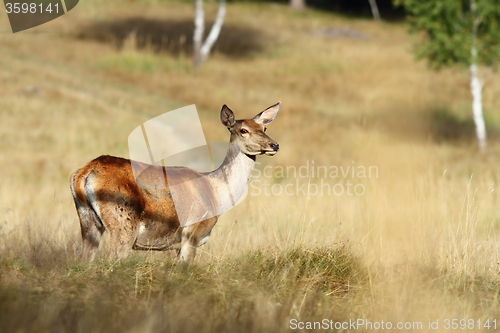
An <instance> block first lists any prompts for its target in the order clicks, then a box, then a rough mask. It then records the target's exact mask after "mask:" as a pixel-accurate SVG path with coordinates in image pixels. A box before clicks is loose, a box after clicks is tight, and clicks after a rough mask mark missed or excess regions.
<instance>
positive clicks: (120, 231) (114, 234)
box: [109, 225, 135, 259]
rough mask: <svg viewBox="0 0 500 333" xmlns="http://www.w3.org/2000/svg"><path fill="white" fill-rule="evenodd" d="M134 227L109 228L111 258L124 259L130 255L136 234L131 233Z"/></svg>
mask: <svg viewBox="0 0 500 333" xmlns="http://www.w3.org/2000/svg"><path fill="white" fill-rule="evenodd" d="M131 229H132V227H131V226H130V225H128V226H115V228H110V229H109V241H110V244H109V247H110V248H109V250H110V253H109V256H110V258H111V259H122V258H125V257H127V256H128V255H129V253H130V252H131V250H132V246H133V243H134V239H135V234H132V233H131V231H132V230H131Z"/></svg>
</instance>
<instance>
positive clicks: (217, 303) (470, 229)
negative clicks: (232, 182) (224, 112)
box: [0, 0, 500, 332]
mask: <svg viewBox="0 0 500 333" xmlns="http://www.w3.org/2000/svg"><path fill="white" fill-rule="evenodd" d="M211 6H212V5H209V8H208V10H207V15H212V14H214V11H215V7H211ZM191 12H192V8H191V6H190V5H189V4H185V3H179V2H168V3H167V4H165V3H164V2H161V1H153V0H150V1H146V0H142V1H125V0H123V1H122V0H120V1H118V0H116V1H113V2H105V1H89V0H87V1H84V2H81V3H80V4H79V5H78V7H77V8H76V9H75V10H73V11H72V12H71V13H70V14H68V16H67V19H66V17H64V18H61V19H58V20H55V21H53V22H51V23H49V24H47V25H44V26H41V27H39V28H36V29H33V30H32V31H26V32H22V33H18V34H14V35H11V34H2V35H0V41H1V45H2V57H1V58H0V78H1V80H0V85H1V89H0V110H2V111H1V112H0V124H1V126H0V138H1V140H0V149H1V151H2V155H0V158H1V163H0V173H1V174H2V178H1V179H2V183H1V184H2V186H1V187H0V195H1V198H2V201H1V202H0V227H1V228H0V258H1V259H0V265H1V269H0V309H1V310H2V311H0V313H1V315H0V330H1V331H51V332H53V331H69V330H71V331H105V330H106V331H132V332H135V331H137V332H139V331H140V332H148V331H164V330H168V331H183V332H186V331H194V330H197V331H201V330H203V331H212V332H221V331H227V332H235V331H244V332H261V331H268V332H277V331H286V330H288V327H289V320H290V319H292V318H297V319H299V320H304V321H308V320H321V319H323V318H329V319H332V320H349V319H357V318H366V319H368V320H371V321H381V320H384V321H386V322H387V321H392V322H394V323H395V322H398V321H421V322H423V323H424V330H426V329H427V326H426V325H427V322H428V320H429V319H431V320H433V321H434V320H437V319H439V320H440V328H441V330H443V328H444V320H445V319H446V318H450V319H453V318H458V319H462V318H464V319H469V318H472V319H476V320H477V319H482V320H486V319H490V320H492V319H495V318H496V317H498V316H497V315H498V313H499V311H500V305H499V304H498V294H499V280H498V273H499V262H500V261H499V259H500V258H499V253H498V240H497V233H498V230H499V221H500V219H499V218H498V216H499V212H498V208H497V207H500V197H499V196H498V194H497V192H498V189H497V188H496V182H497V180H498V179H499V178H500V173H499V170H498V167H497V165H498V163H499V158H498V152H500V145H499V143H498V142H497V140H496V136H497V132H498V128H499V124H500V117H499V116H498V115H497V113H496V112H495V109H496V107H497V106H498V105H499V104H500V100H499V98H500V97H499V96H500V94H499V91H500V84H499V82H500V80H499V78H500V77H499V75H498V74H495V73H494V74H492V75H491V76H490V77H489V81H488V82H487V84H486V86H485V91H484V95H485V96H484V98H485V99H484V105H485V111H486V116H487V119H488V125H489V131H490V133H491V134H492V137H493V138H492V140H491V141H490V147H489V151H488V153H487V154H485V155H480V154H478V153H477V152H476V148H475V143H474V139H473V137H472V136H471V132H470V121H469V120H468V119H469V115H470V109H469V108H470V97H469V91H468V77H467V72H466V71H463V70H460V69H455V70H446V71H443V72H440V73H434V72H431V71H429V70H427V69H426V67H425V64H423V63H416V62H415V61H414V59H413V57H412V56H411V53H410V52H409V51H410V50H411V42H410V41H409V39H408V38H407V35H406V32H405V28H404V26H402V25H399V24H388V23H380V24H376V23H373V22H371V21H369V20H355V19H346V18H343V17H338V16H335V15H330V14H324V13H319V12H314V11H307V12H305V13H296V12H293V11H289V10H288V8H287V7H286V6H279V5H270V4H259V5H255V4H239V3H236V4H233V3H230V4H229V8H228V17H227V21H228V22H227V23H228V24H231V25H233V26H237V27H239V28H240V29H241V30H240V31H245V32H248V31H258V34H259V36H261V37H259V38H262V39H259V43H262V44H259V45H261V48H260V49H258V50H256V51H255V52H253V53H252V54H250V55H248V56H247V57H241V56H234V55H233V54H231V53H227V52H223V51H220V52H218V53H216V54H214V55H213V56H212V57H211V59H210V60H209V62H208V63H207V64H206V65H205V66H203V67H202V68H200V70H199V71H196V72H194V71H192V69H191V67H190V59H189V56H188V55H186V54H183V52H182V49H179V50H181V51H179V52H176V53H175V55H174V54H171V53H169V52H168V50H161V51H160V52H156V51H155V48H154V43H153V42H152V41H150V42H149V43H150V44H148V42H147V38H146V41H145V42H144V41H143V42H144V43H143V42H140V41H138V40H137V38H138V36H137V34H136V35H135V36H134V35H133V34H132V35H128V36H127V37H126V38H125V39H124V41H123V46H122V48H121V49H120V50H117V47H116V45H115V44H114V41H113V40H112V39H111V42H105V41H104V42H103V41H97V40H94V39H92V38H93V37H92V36H90V35H85V34H84V35H85V38H81V37H82V36H83V35H82V29H85V28H86V27H89V26H98V24H108V23H109V22H117V21H118V22H124V20H126V19H128V18H133V17H141V19H142V20H145V21H146V22H157V20H159V19H165V20H171V21H175V22H178V21H182V20H187V19H190V17H191V15H192V13H191ZM138 13H140V15H138ZM1 15H5V14H1ZM5 21H6V20H4V21H2V20H0V22H5ZM2 24H4V23H2ZM339 26H349V27H351V28H352V29H356V30H359V31H362V32H364V33H366V34H368V35H369V36H370V38H368V39H349V38H336V39H328V38H326V37H321V36H317V35H316V34H315V32H316V31H317V30H319V29H322V28H328V27H339ZM0 28H2V29H3V30H7V29H8V27H6V28H5V29H4V27H3V26H2V27H0ZM139 35H140V34H139ZM243 36H244V35H243ZM139 37H140V36H139ZM233 38H234V37H233ZM141 43H143V44H141ZM141 46H144V48H141ZM176 50H178V49H176ZM277 100H281V101H282V102H283V109H282V111H281V113H280V115H279V116H278V118H277V119H276V121H275V123H273V124H272V125H271V126H269V131H268V132H269V134H270V135H271V136H272V137H273V138H274V139H276V140H277V141H278V142H279V143H280V145H281V146H282V151H280V153H279V154H277V155H276V156H275V157H274V158H266V157H261V158H259V159H258V161H259V162H261V163H262V164H261V165H260V169H261V170H262V169H263V168H264V167H265V166H272V167H273V168H274V169H273V170H275V171H276V170H277V169H276V168H277V167H279V166H284V167H286V166H297V167H300V166H302V165H305V164H306V163H307V161H309V163H312V161H314V163H315V165H317V166H320V165H321V166H328V167H330V166H339V167H344V168H345V167H347V166H353V165H355V166H365V167H368V166H376V167H377V168H378V177H371V178H357V177H349V176H348V177H339V178H323V179H321V178H317V177H312V178H311V177H302V178H300V177H299V179H298V180H297V179H295V178H294V177H291V176H290V177H280V176H276V175H275V177H271V178H265V177H261V178H259V181H260V183H258V184H259V186H263V185H264V182H268V183H269V186H270V185H272V184H279V185H281V186H285V185H287V184H292V185H293V186H295V185H294V184H297V183H296V181H298V182H299V185H304V184H306V185H307V184H308V183H310V184H321V181H323V182H327V183H329V184H331V185H334V184H336V183H342V184H345V183H346V181H351V182H352V183H354V184H362V185H364V187H365V189H366V192H365V194H364V195H362V196H349V195H346V194H344V195H340V196H336V195H309V196H308V195H307V193H306V194H303V193H300V192H299V193H297V195H293V196H287V195H272V194H271V195H265V194H264V193H261V194H260V195H249V196H248V197H247V198H246V199H245V201H244V202H243V203H242V204H240V205H238V206H237V207H235V208H234V209H232V210H231V211H229V212H227V213H226V214H225V215H223V216H222V218H221V219H220V221H219V223H218V225H217V226H216V227H215V229H214V232H213V234H212V238H211V240H210V241H209V242H208V244H207V245H205V246H203V247H202V248H201V249H200V255H199V256H198V257H197V259H196V264H195V265H193V266H192V267H189V268H187V269H183V268H180V267H177V266H176V265H175V264H174V262H173V261H172V258H173V256H172V254H170V253H166V254H165V253H135V254H134V256H132V258H130V259H129V260H125V261H122V262H104V261H99V262H98V263H96V264H93V265H90V266H89V265H86V264H83V263H81V262H79V261H78V260H77V254H78V251H79V245H80V244H79V226H78V219H77V216H76V212H75V210H74V207H73V204H72V202H71V196H70V192H69V188H68V180H67V177H68V174H69V173H70V171H71V170H73V169H75V168H76V167H78V166H80V165H82V164H83V163H85V162H87V161H89V160H90V159H92V158H94V157H96V156H98V155H99V154H111V155H119V156H127V154H128V152H127V136H128V134H129V133H130V131H131V130H132V129H134V128H135V127H136V126H138V125H139V124H141V123H142V122H144V121H146V120H148V119H149V118H151V117H153V116H156V115H159V114H161V113H164V112H167V111H170V110H173V109H175V108H177V107H180V106H184V105H188V104H193V103H194V104H196V105H197V107H198V110H199V111H200V116H201V118H202V122H203V125H204V128H205V135H206V138H207V140H208V141H223V140H226V139H227V137H226V136H227V133H226V131H225V130H224V128H223V127H222V126H221V125H220V124H219V120H218V110H219V109H220V106H221V105H222V104H224V103H227V104H228V105H229V106H231V107H232V108H233V109H234V110H235V112H236V113H237V115H239V116H241V117H243V116H253V115H254V114H255V113H257V112H259V111H260V110H262V109H263V108H264V107H266V106H268V105H271V104H272V103H274V102H276V101H277ZM261 188H262V187H261ZM309 194H311V193H309ZM103 250H105V249H103ZM499 324H500V323H499Z"/></svg>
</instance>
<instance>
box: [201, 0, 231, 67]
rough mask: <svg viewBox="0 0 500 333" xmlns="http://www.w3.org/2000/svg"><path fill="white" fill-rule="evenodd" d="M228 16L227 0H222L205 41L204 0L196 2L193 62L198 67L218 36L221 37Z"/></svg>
mask: <svg viewBox="0 0 500 333" xmlns="http://www.w3.org/2000/svg"><path fill="white" fill-rule="evenodd" d="M225 16H226V0H220V2H219V10H218V11H217V17H216V19H215V22H214V24H213V26H212V29H210V33H209V34H208V36H207V38H206V39H205V41H204V42H203V32H204V31H205V13H204V11H203V0H196V3H195V17H194V27H195V28H194V35H193V48H194V55H193V62H194V66H195V67H198V66H200V65H201V64H203V63H204V62H205V61H206V60H207V58H208V56H209V54H210V50H211V49H212V47H213V46H214V44H215V42H216V41H217V38H219V34H220V31H221V29H222V25H223V24H224V17H225Z"/></svg>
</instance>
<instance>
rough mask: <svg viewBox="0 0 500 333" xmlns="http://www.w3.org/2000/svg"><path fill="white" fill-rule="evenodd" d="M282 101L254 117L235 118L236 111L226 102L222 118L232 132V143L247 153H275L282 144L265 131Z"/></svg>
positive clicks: (221, 114)
mask: <svg viewBox="0 0 500 333" xmlns="http://www.w3.org/2000/svg"><path fill="white" fill-rule="evenodd" d="M280 105H281V102H278V103H277V104H275V105H273V106H270V107H268V108H267V109H265V110H264V111H262V112H261V113H259V114H258V115H256V116H255V117H253V118H252V119H240V120H235V119H234V113H233V111H231V109H230V108H229V107H227V105H225V104H224V106H222V109H221V111H220V120H221V122H222V124H223V125H224V126H226V127H227V129H228V130H229V132H230V133H231V139H230V143H232V144H235V145H236V146H238V148H239V149H240V151H241V152H242V153H244V154H246V155H263V154H265V155H269V156H273V155H275V154H276V153H277V152H278V150H279V149H280V145H279V144H278V143H277V142H276V141H274V140H273V139H271V138H270V137H269V136H268V135H267V134H266V133H265V132H266V129H267V128H266V126H267V125H268V124H270V123H271V122H272V121H273V120H274V118H276V115H277V114H278V111H279V109H280Z"/></svg>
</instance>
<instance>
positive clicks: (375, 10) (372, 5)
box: [368, 0, 380, 21]
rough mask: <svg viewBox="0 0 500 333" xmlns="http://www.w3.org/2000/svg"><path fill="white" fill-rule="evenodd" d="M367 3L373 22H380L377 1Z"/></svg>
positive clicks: (372, 0)
mask: <svg viewBox="0 0 500 333" xmlns="http://www.w3.org/2000/svg"><path fill="white" fill-rule="evenodd" d="M368 2H369V3H370V8H371V10H372V15H373V19H374V20H375V21H380V12H379V11H378V6H377V0H368Z"/></svg>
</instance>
